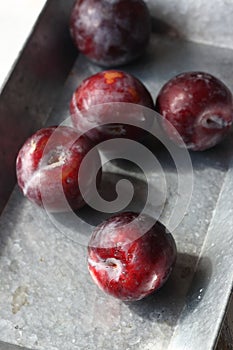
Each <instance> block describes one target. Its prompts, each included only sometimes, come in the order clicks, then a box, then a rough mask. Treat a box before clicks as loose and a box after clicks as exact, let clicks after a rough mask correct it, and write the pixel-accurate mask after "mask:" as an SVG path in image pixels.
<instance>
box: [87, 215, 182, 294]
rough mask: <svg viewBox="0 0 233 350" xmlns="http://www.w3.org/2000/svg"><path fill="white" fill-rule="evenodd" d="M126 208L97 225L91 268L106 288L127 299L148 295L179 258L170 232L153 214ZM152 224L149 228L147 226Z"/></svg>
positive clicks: (92, 238) (90, 251) (94, 275)
mask: <svg viewBox="0 0 233 350" xmlns="http://www.w3.org/2000/svg"><path fill="white" fill-rule="evenodd" d="M138 215H139V214H136V213H132V212H126V213H122V214H118V215H116V216H113V217H112V218H110V219H108V220H106V221H104V222H103V223H102V224H100V225H99V226H97V227H96V229H95V231H94V232H93V234H92V236H91V239H90V241H89V245H88V268H89V271H90V273H91V276H92V278H93V280H94V281H95V283H96V284H97V285H98V286H99V288H100V289H102V290H103V291H104V292H106V293H108V294H110V295H112V296H114V297H116V298H119V299H122V300H126V301H134V300H139V299H142V298H144V297H145V296H147V295H149V294H151V293H152V292H154V291H155V290H157V289H158V288H160V287H161V286H162V285H163V284H164V283H165V281H166V280H167V278H168V276H169V275H170V272H171V270H172V268H173V266H174V264H175V260H176V245H175V241H174V239H173V237H172V235H171V234H170V233H168V232H167V231H166V228H165V227H164V226H163V225H162V224H161V223H159V222H155V223H154V220H153V219H152V218H151V217H149V216H145V215H144V216H141V217H140V220H137V218H138ZM147 228H149V229H147Z"/></svg>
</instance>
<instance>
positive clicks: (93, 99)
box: [70, 70, 154, 143]
mask: <svg viewBox="0 0 233 350" xmlns="http://www.w3.org/2000/svg"><path fill="white" fill-rule="evenodd" d="M112 102H124V103H133V104H139V105H142V106H145V107H148V108H151V109H154V103H153V99H152V97H151V94H150V92H149V91H148V90H147V88H146V87H145V86H144V84H143V83H142V82H141V81H140V80H138V79H137V78H136V77H134V76H133V75H131V74H128V73H125V72H123V71H119V70H106V71H102V72H99V73H97V74H94V75H92V76H90V77H88V78H86V79H85V80H84V81H83V82H82V83H81V85H80V86H78V87H77V89H76V90H75V91H74V93H73V96H72V99H71V101H70V113H71V119H72V122H73V126H74V127H75V128H77V129H78V130H79V131H81V132H83V131H84V130H85V125H86V122H88V114H87V113H86V114H84V115H82V114H81V115H80V111H81V112H82V111H84V112H85V111H88V110H91V111H92V110H93V107H94V106H97V105H98V106H99V107H98V108H99V112H98V113H95V118H96V123H98V122H104V120H105V119H106V118H105V116H106V115H107V113H106V110H107V109H108V108H107V107H105V106H104V105H103V107H100V105H101V104H105V103H112ZM136 114H137V113H136ZM90 117H91V118H93V113H91V116H90ZM136 117H137V116H135V118H136ZM126 124H127V116H126V120H125V124H120V123H116V124H111V125H110V124H108V125H107V123H106V125H104V126H100V127H96V128H94V129H93V130H91V131H89V132H88V133H87V135H88V137H89V138H90V139H92V140H93V142H95V143H98V142H101V141H105V140H108V139H111V138H117V137H124V138H129V139H132V140H140V139H141V138H143V136H144V132H143V130H142V129H139V128H137V127H135V126H133V125H126Z"/></svg>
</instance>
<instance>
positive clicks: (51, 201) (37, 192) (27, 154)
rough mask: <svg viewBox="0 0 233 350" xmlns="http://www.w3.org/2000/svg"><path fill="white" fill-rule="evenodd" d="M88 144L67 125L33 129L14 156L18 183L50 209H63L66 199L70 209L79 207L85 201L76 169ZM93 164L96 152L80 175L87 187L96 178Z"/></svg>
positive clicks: (32, 199)
mask: <svg viewBox="0 0 233 350" xmlns="http://www.w3.org/2000/svg"><path fill="white" fill-rule="evenodd" d="M92 147H93V144H92V142H91V141H90V140H89V139H88V138H87V137H86V136H81V137H79V138H78V134H77V132H76V131H75V130H74V129H73V128H70V127H66V126H62V127H59V128H56V127H48V128H43V129H41V130H39V131H37V132H36V133H35V134H34V135H32V136H31V137H30V138H29V139H28V140H27V141H26V142H25V144H24V145H23V147H22V148H21V149H20V151H19V154H18V157H17V161H16V173H17V179H18V185H19V187H20V188H21V189H22V191H23V193H24V195H25V196H26V197H27V198H28V199H29V200H31V201H32V202H34V203H36V204H37V205H39V206H43V207H45V208H46V209H48V210H49V211H52V212H56V211H63V210H66V209H67V202H68V203H69V205H70V206H71V208H72V209H79V208H81V207H83V206H84V204H85V202H84V200H83V198H82V195H81V193H80V189H79V178H78V172H79V168H80V165H81V162H82V160H83V159H84V157H85V155H86V154H87V153H88V152H89V150H90V149H91V148H92ZM94 163H95V164H94ZM97 164H100V158H99V155H98V154H97V153H96V154H95V159H94V161H93V169H88V171H87V173H86V177H85V179H83V181H85V186H84V187H86V189H87V191H88V188H89V187H90V185H91V183H92V182H93V181H96V179H94V178H93V175H92V173H93V172H92V170H94V166H95V165H97ZM99 180H100V179H99ZM97 181H98V179H97ZM66 201H67V202H66ZM68 208H69V206H68Z"/></svg>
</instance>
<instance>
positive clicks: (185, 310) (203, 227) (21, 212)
mask: <svg viewBox="0 0 233 350" xmlns="http://www.w3.org/2000/svg"><path fill="white" fill-rule="evenodd" d="M69 3H70V4H71V3H72V1H71V2H69ZM57 4H59V5H58V8H59V6H60V7H61V8H63V7H62V6H63V5H62V4H63V2H62V1H59V3H58V2H57ZM50 5H51V6H52V5H54V1H50ZM54 11H55V10H54ZM55 14H56V11H55V12H54V15H55ZM66 14H67V13H66ZM45 15H46V13H45ZM163 30H164V32H163V31H162V32H161V30H160V31H159V33H157V32H156V31H155V32H154V34H153V37H152V40H151V43H150V46H149V48H148V52H147V54H146V55H145V57H144V58H143V59H142V60H139V61H137V62H136V63H134V64H132V65H130V66H127V67H122V69H125V70H127V71H128V72H130V73H133V74H134V75H136V76H137V77H138V78H140V79H141V80H142V81H143V82H144V83H145V85H146V86H147V87H148V89H149V90H150V92H151V93H152V95H153V97H154V98H155V96H156V94H157V93H158V91H159V89H160V87H161V85H162V84H163V83H164V82H165V81H166V80H167V79H168V78H170V77H171V76H173V75H174V74H176V73H179V72H181V71H186V70H194V69H195V70H197V69H200V70H205V71H209V72H210V73H212V74H214V75H216V76H218V77H219V78H220V79H222V80H224V81H225V82H226V84H227V85H228V86H229V87H230V88H231V89H233V82H232V79H231V77H232V76H233V66H232V60H233V51H232V50H230V49H220V48H217V47H213V46H207V45H203V44H195V43H190V42H187V41H182V40H180V39H178V38H174V37H169V36H167V35H166V30H167V28H166V26H165V27H163ZM58 52H60V54H61V55H64V57H65V53H64V52H62V50H61V49H60V51H59V48H58V49H57V51H56V53H58ZM52 54H53V53H51V55H52ZM62 57H63V56H62ZM71 63H72V62H70V67H71ZM99 70H100V68H98V67H97V66H95V65H93V64H91V63H90V62H88V61H87V60H86V59H85V58H84V57H83V56H81V55H80V56H79V57H78V58H77V60H76V62H75V65H74V66H73V68H72V69H71V70H70V74H69V75H68V78H67V81H66V83H65V85H64V88H63V90H62V92H61V91H60V88H58V86H60V87H61V86H62V80H61V81H60V82H59V83H60V84H55V85H56V86H57V90H56V95H55V96H56V98H55V101H56V106H55V107H54V108H53V110H52V112H51V113H50V110H51V109H52V107H53V106H52V105H53V104H54V99H53V100H52V103H51V104H49V102H51V100H50V94H49V90H48V92H47V99H45V100H43V103H42V104H41V105H42V107H43V105H44V104H45V105H46V106H48V105H50V108H48V109H47V110H46V111H44V113H43V117H42V115H41V114H40V115H39V122H38V123H39V124H40V123H41V125H42V123H43V122H44V121H45V120H46V118H47V117H49V120H48V124H54V123H55V122H56V123H58V122H60V121H62V119H63V118H64V116H66V115H67V112H68V103H69V100H70V97H71V94H72V92H73V90H74V88H75V87H76V86H77V85H78V84H79V83H80V82H81V81H82V79H83V78H85V77H87V76H89V75H91V74H93V73H95V72H97V71H99ZM51 79H52V80H53V78H52V77H50V80H51ZM52 80H51V81H52ZM44 83H45V82H44V80H43V81H42V82H41V84H44ZM26 93H27V90H25V94H26ZM38 93H40V92H38ZM42 107H41V108H42ZM29 109H30V105H29ZM20 117H21V118H24V116H23V115H21V116H20ZM24 122H25V123H26V124H27V119H24ZM21 142H23V140H21ZM147 143H148V145H149V146H150V147H151V149H152V150H153V152H154V154H155V155H156V157H157V159H158V160H159V161H160V163H161V165H162V167H163V169H164V172H165V174H166V180H167V186H168V193H167V201H166V205H165V208H164V211H163V215H162V217H161V220H162V221H163V222H164V223H166V222H167V221H168V219H169V215H170V213H171V211H172V208H173V206H174V203H175V199H176V196H177V193H176V192H177V175H176V170H175V167H174V164H173V163H172V161H171V159H170V157H169V155H168V154H167V152H166V151H165V150H164V149H163V148H161V147H158V146H157V145H156V144H153V141H152V140H151V139H148V140H147ZM153 145H154V146H153ZM232 146H233V141H232V135H229V137H228V138H227V139H226V140H225V141H224V142H223V143H222V144H221V145H219V146H217V147H215V148H214V149H212V150H209V151H205V152H202V153H192V154H191V159H192V162H193V170H194V190H193V195H192V198H191V203H190V206H189V209H188V211H187V213H186V215H185V217H184V219H183V221H182V222H181V224H180V225H179V226H178V227H177V228H176V230H175V231H174V232H173V234H174V237H175V239H176V242H177V247H178V252H179V254H178V260H177V264H176V267H175V269H174V271H173V273H172V275H171V277H170V279H169V281H168V282H167V284H166V285H165V286H164V288H162V289H161V290H160V291H159V292H157V293H156V294H154V295H152V296H150V297H148V298H146V299H144V300H142V301H139V302H135V303H122V302H120V301H118V300H116V299H113V298H111V297H109V296H106V295H104V294H103V293H102V292H101V291H99V290H98V289H97V288H96V287H95V285H94V284H93V283H92V281H91V278H90V276H89V274H88V271H87V268H86V248H85V247H83V246H81V245H79V244H74V243H73V242H72V240H70V239H69V237H67V236H64V234H62V233H61V232H60V231H59V230H58V229H57V227H55V226H54V224H53V222H52V221H51V219H50V218H49V217H48V216H47V215H46V213H45V212H44V211H43V210H41V209H40V208H37V207H35V206H33V205H32V204H31V203H29V202H28V201H27V200H26V199H24V198H23V197H22V195H21V193H20V192H19V191H18V188H17V187H16V188H15V189H14V191H13V193H12V195H11V197H10V199H9V201H8V204H7V206H6V207H5V209H4V211H3V212H2V215H1V218H0V239H1V245H0V280H1V284H0V340H1V341H2V342H3V343H0V349H5V348H7V347H5V348H4V346H5V345H2V344H4V342H6V343H8V345H7V346H8V347H9V349H11V346H10V344H14V345H20V346H23V347H27V348H30V349H38V350H39V349H40V350H45V349H46V350H60V349H64V350H66V349H67V350H68V349H88V350H92V349H93V350H94V349H104V350H108V349H114V350H115V349H130V350H131V349H132V350H133V349H135V350H136V349H140V350H152V349H153V350H154V349H156V350H164V349H169V350H180V349H188V350H192V349H193V350H194V349H195V350H196V349H200V350H202V349H203V350H209V349H213V348H214V345H215V342H216V338H217V335H218V331H219V328H220V324H221V322H222V319H223V315H224V312H225V308H226V305H227V301H228V297H229V294H230V290H231V286H232V280H233V271H232V269H231V268H230V266H232V256H233V236H232V228H233V215H232V212H233V206H232V200H231V189H232V186H233V183H232V181H233V174H232V172H233V162H232V157H233V151H232V150H233V147H232ZM12 156H13V157H14V156H15V154H13V155H12ZM149 176H151V178H152V179H154V187H155V194H156V200H155V201H152V202H151V203H150V208H151V213H153V211H156V210H157V209H158V206H159V205H160V202H159V201H160V191H159V189H160V180H159V176H158V174H156V171H155V172H154V173H151V174H150V175H149ZM121 178H128V179H129V180H130V181H132V183H133V184H134V186H135V195H134V200H133V202H132V203H131V204H130V205H129V207H128V208H127V209H133V210H136V209H138V210H140V208H141V207H142V199H145V198H146V184H145V178H144V177H143V176H142V174H140V173H138V172H136V171H135V169H134V168H130V169H127V168H122V167H118V166H114V165H108V166H107V167H106V169H105V174H104V181H103V186H102V194H103V196H107V195H108V194H109V193H111V190H113V189H114V187H115V184H116V182H117V181H118V180H119V179H121ZM3 185H4V183H3ZM81 215H82V217H84V218H85V219H86V220H87V222H89V223H91V224H96V223H97V222H98V221H100V220H101V219H102V217H103V215H102V214H101V215H100V214H99V213H96V212H95V211H93V210H92V209H90V208H84V209H83V210H82V212H81ZM60 220H61V221H62V218H61V219H60ZM70 225H71V226H72V222H71V223H70ZM84 226H85V225H84ZM75 230H76V231H77V235H78V234H79V233H80V232H81V229H80V228H79V227H75ZM82 230H83V227H82ZM84 230H85V227H84ZM86 234H87V235H88V234H90V232H87V233H86ZM7 349H8V348H7ZM13 349H15V348H14V347H12V350H13Z"/></svg>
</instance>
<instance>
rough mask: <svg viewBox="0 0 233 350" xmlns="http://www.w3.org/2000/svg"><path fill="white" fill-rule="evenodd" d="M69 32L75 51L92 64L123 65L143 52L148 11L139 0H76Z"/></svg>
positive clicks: (149, 26)
mask: <svg viewBox="0 0 233 350" xmlns="http://www.w3.org/2000/svg"><path fill="white" fill-rule="evenodd" d="M70 32H71V36H72V37H73V40H74V43H75V45H76V47H77V48H78V50H79V51H80V52H82V53H83V54H84V55H86V56H87V57H88V58H89V59H90V60H92V61H94V62H95V63H97V64H99V65H102V66H106V67H112V66H117V65H121V64H125V63H128V62H130V61H132V60H134V59H135V58H137V57H139V56H141V55H142V54H143V52H144V51H145V48H146V46H147V44H148V41H149V37H150V33H151V20H150V14H149V10H148V8H147V6H146V4H145V3H144V1H142V0H77V1H76V3H75V5H74V7H73V10H72V13H71V20H70Z"/></svg>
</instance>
